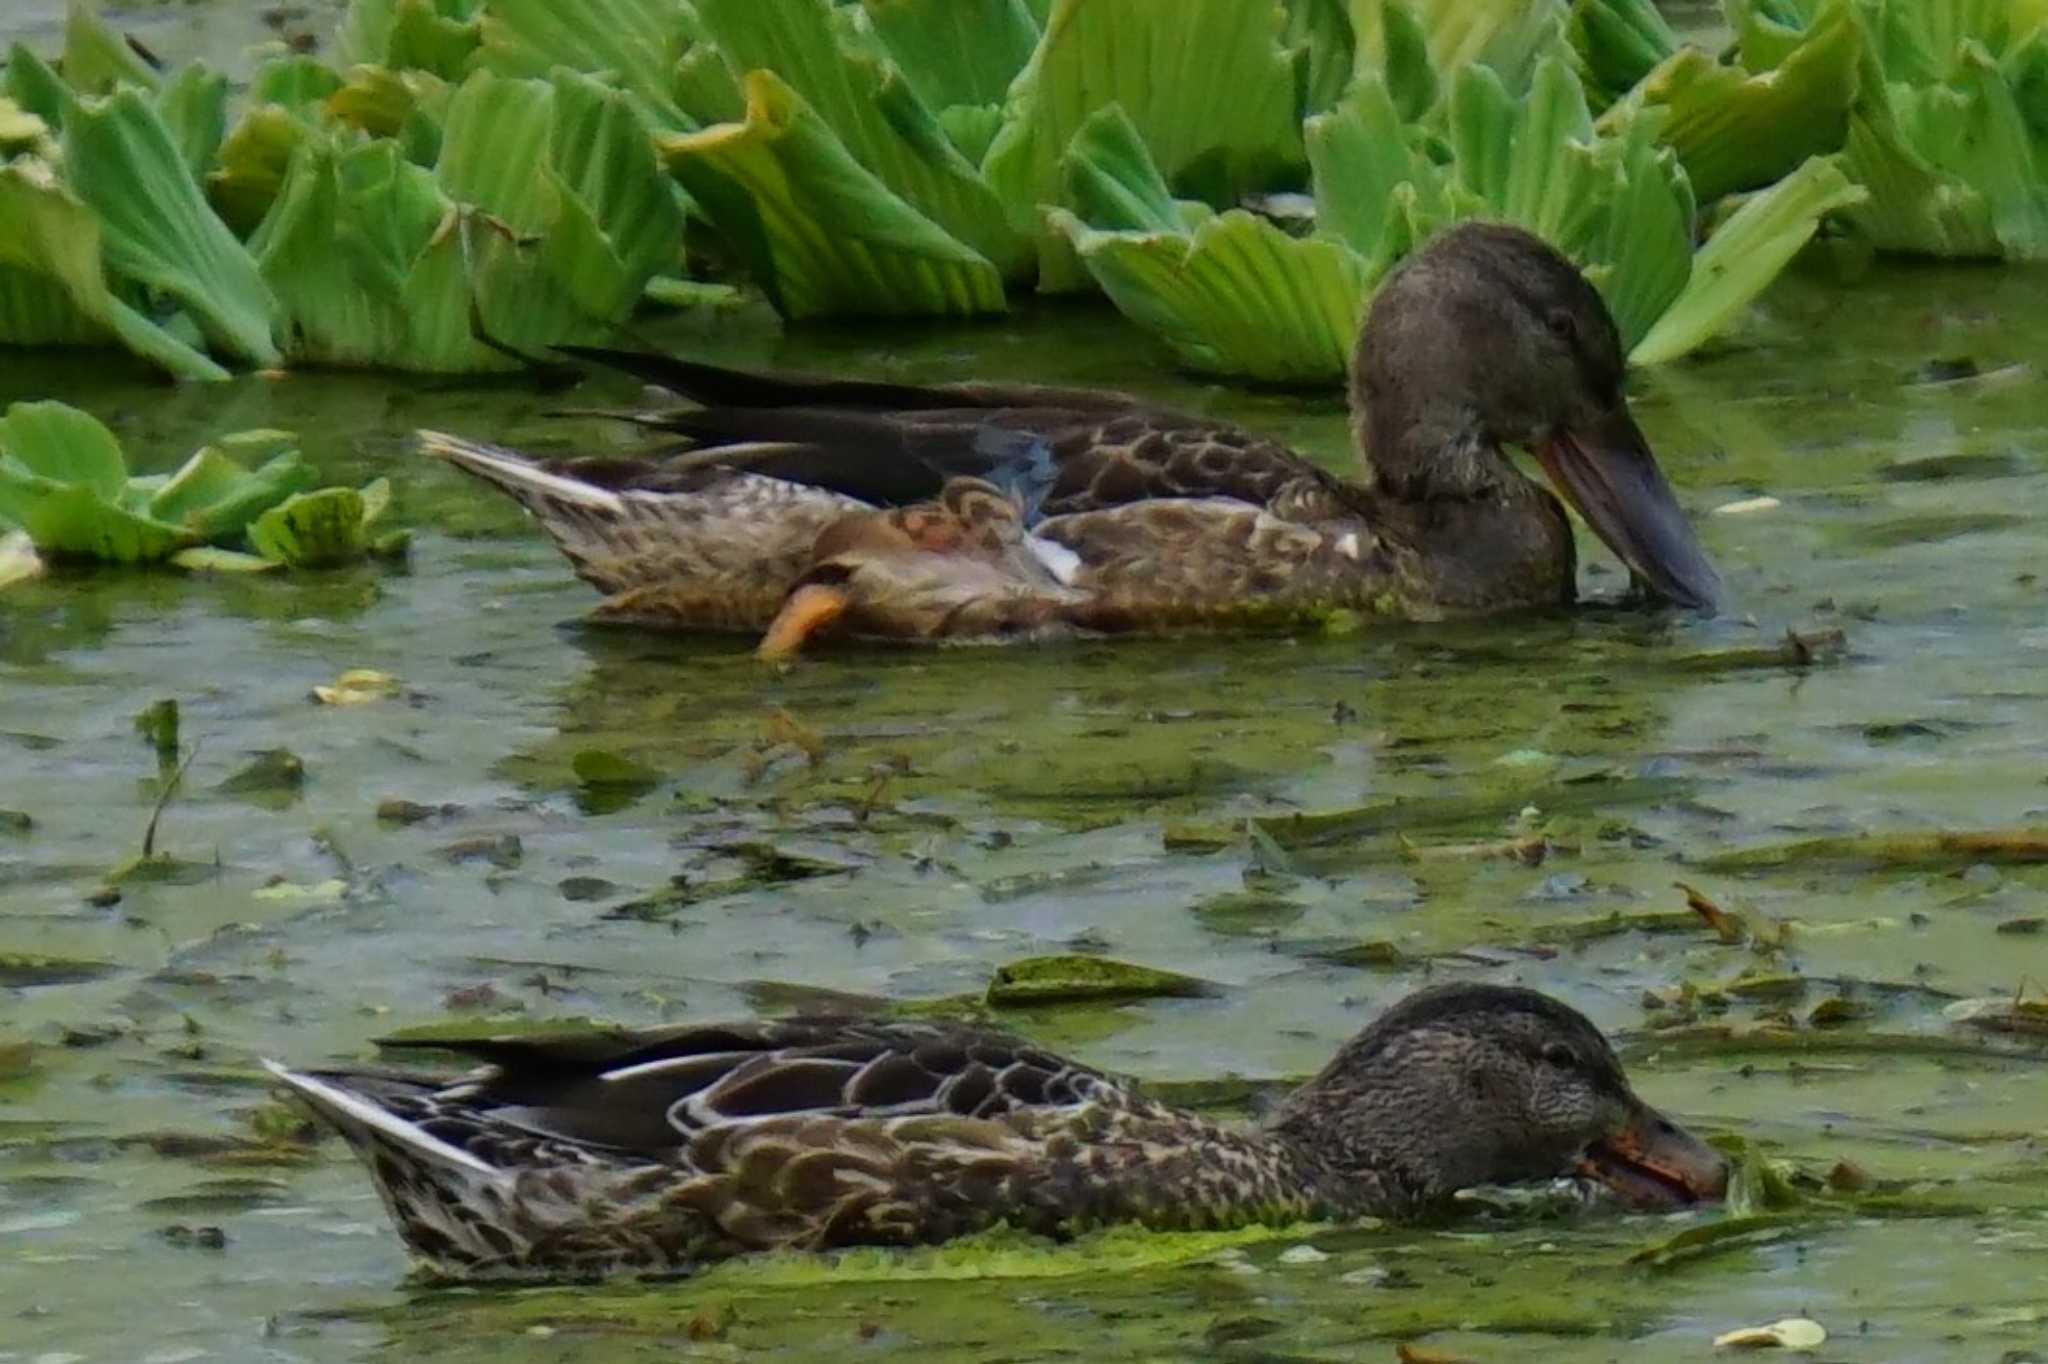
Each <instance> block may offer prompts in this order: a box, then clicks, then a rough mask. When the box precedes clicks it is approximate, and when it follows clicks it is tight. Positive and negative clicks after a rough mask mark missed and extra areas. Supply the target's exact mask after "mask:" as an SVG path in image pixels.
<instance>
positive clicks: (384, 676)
mask: <svg viewBox="0 0 2048 1364" xmlns="http://www.w3.org/2000/svg"><path fill="white" fill-rule="evenodd" d="M399 690H400V683H399V681H398V679H397V678H395V677H393V676H392V675H391V674H390V673H384V672H378V671H377V670H376V669H375V668H350V669H349V670H348V671H347V672H345V673H343V674H341V676H339V677H337V678H335V679H334V683H333V685H332V686H323V687H315V688H313V699H314V700H316V701H318V702H320V703H321V704H322V705H325V706H363V705H368V704H370V703H371V702H373V701H386V700H389V699H390V698H392V697H394V696H396V695H398V693H399Z"/></svg>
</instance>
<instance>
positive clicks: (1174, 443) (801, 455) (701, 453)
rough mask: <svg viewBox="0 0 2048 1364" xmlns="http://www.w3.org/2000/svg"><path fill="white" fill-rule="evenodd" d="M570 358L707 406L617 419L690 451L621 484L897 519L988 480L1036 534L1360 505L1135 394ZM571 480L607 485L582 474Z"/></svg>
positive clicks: (1312, 475)
mask: <svg viewBox="0 0 2048 1364" xmlns="http://www.w3.org/2000/svg"><path fill="white" fill-rule="evenodd" d="M562 349H563V350H564V351H565V353H567V354H570V355H574V356H576V357H578V358H581V359H586V360H592V361H596V362H598V363H601V364H605V365H609V366H611V367H613V368H616V369H619V370H622V371H624V372H626V373H629V374H632V375H633V376H635V377H636V378H639V379H641V380H643V381H645V382H647V383H651V384H654V385H656V386H658V387H662V388H666V389H669V390H671V391H673V392H675V393H678V394H680V395H682V396H683V397H685V398H688V399H690V400H691V401H692V402H694V403H696V404H698V406H696V407H694V408H687V409H676V410H672V411H662V412H654V413H633V414H615V415H626V416H629V417H630V419H631V420H634V421H636V422H638V423H639V424H641V425H643V426H646V427H649V428H652V429H656V430H660V431H663V432H666V433H668V434H670V435H674V436H678V437H680V438H681V439H682V442H683V444H682V448H681V450H680V451H679V452H672V453H670V454H669V455H668V456H667V457H666V458H662V459H660V460H658V461H653V462H648V463H645V464H642V465H640V466H638V467H637V468H636V469H635V470H633V471H632V472H630V473H626V472H625V471H622V470H617V469H614V470H613V471H612V472H613V477H614V478H618V477H621V476H623V477H624V479H625V481H624V482H621V483H617V484H614V485H613V486H622V487H636V488H642V489H646V490H649V491H660V490H669V489H671V488H672V487H673V489H674V490H676V491H684V490H687V488H686V487H685V486H675V485H677V483H678V481H681V482H682V483H683V484H685V485H688V484H691V483H693V482H694V481H697V480H701V479H702V477H703V476H704V474H705V472H706V471H708V470H712V469H716V470H745V471H747V472H750V473H755V474H762V475H766V476H768V477H771V478H777V479H781V480H784V481H787V482H792V483H799V484H804V485H808V486H811V487H816V488H821V489H825V490H829V491H831V492H835V493H839V494H842V495H844V496H847V497H852V498H857V499H859V500H860V501H863V502H866V503H869V504H871V505H875V506H884V507H894V506H903V505H907V504H909V503H913V502H918V501H923V500H927V499H930V498H932V497H935V496H937V495H938V493H939V492H940V490H941V488H943V486H944V485H945V483H946V482H947V481H948V480H949V479H953V478H978V479H984V480H986V481H988V482H990V483H993V484H995V485H996V486H997V487H1000V488H1004V489H1006V490H1010V491H1012V492H1013V494H1014V495H1016V496H1017V497H1018V500H1019V502H1020V504H1022V505H1023V506H1025V508H1026V509H1027V513H1029V515H1028V516H1027V522H1028V521H1029V520H1035V519H1036V515H1037V514H1041V513H1042V514H1043V515H1045V516H1064V515H1072V514H1075V513H1080V512H1088V511H1097V510H1102V509H1104V508H1108V507H1115V506H1123V505H1127V504H1130V503H1133V502H1141V501H1148V500H1152V499H1157V498H1228V499H1232V500H1235V501H1239V502H1245V503H1249V504H1252V505H1254V506H1261V507H1273V508H1278V507H1290V508H1297V509H1300V510H1303V511H1306V512H1308V513H1310V514H1320V512H1321V510H1322V509H1321V507H1320V506H1305V505H1303V504H1304V503H1305V502H1314V503H1318V504H1328V505H1329V506H1332V507H1337V508H1340V509H1341V508H1343V507H1348V506H1350V505H1352V504H1353V503H1354V502H1355V501H1356V500H1357V497H1358V495H1359V493H1360V490H1358V489H1355V488H1352V487H1351V486H1350V485H1348V484H1346V483H1345V482H1344V481H1343V480H1342V479H1339V478H1337V477H1335V476H1334V475H1332V474H1330V473H1329V472H1328V471H1326V470H1324V469H1322V468H1321V467H1320V466H1318V465H1316V464H1314V463H1312V462H1311V461H1309V460H1308V459H1306V458H1305V457H1303V456H1302V455H1300V454H1299V453H1297V452H1296V451H1294V450H1292V449H1290V448H1288V447H1287V446H1286V445H1284V444H1282V443H1281V442H1279V441H1276V440H1272V439H1269V438H1266V437H1261V436H1258V435H1255V434H1253V433H1251V432H1249V431H1246V430H1244V429H1243V428H1241V427H1237V426H1233V425H1231V424H1229V423H1226V422H1216V421H1212V420H1209V419H1207V418H1203V417H1196V416H1191V415H1188V414H1185V413H1179V412H1174V411H1170V410H1166V409H1161V408H1154V407H1149V406H1146V405H1144V404H1141V403H1140V402H1138V400H1136V399H1134V398H1132V397H1130V396H1128V395H1126V394H1122V393H1113V392H1106V391H1102V390H1095V389H1082V388H1055V387H1045V386H1038V385H1029V384H986V383H961V384H940V385H929V386H924V385H914V384H892V383H878V382H870V381H865V380H847V379H829V378H807V377H800V376H793V375H774V374H761V373H752V372H748V371H744V370H732V369H725V368H722V367H719V366H716V365H707V364H702V363H699V362H697V361H691V360H682V359H677V358H674V357H670V356H662V355H651V354H643V353H639V352H632V351H618V350H607V349H603V348H598V347H586V346H575V347H563V348H562ZM613 463H614V464H616V461H614V462H613ZM564 471H565V472H574V473H575V474H577V476H579V477H585V478H591V477H592V476H593V474H592V471H590V470H587V469H585V468H583V467H580V466H579V467H575V468H573V469H566V470H564ZM598 472H602V471H598ZM1333 514H1342V513H1341V510H1340V511H1338V512H1336V513H1333Z"/></svg>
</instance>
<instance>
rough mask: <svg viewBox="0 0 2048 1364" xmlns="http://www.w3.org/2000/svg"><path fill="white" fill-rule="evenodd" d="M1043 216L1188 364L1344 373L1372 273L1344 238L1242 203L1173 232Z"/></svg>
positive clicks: (1319, 378) (1264, 374)
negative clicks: (1311, 233)
mask: <svg viewBox="0 0 2048 1364" xmlns="http://www.w3.org/2000/svg"><path fill="white" fill-rule="evenodd" d="M1049 217H1050V218H1051V221H1052V223H1053V224H1054V226H1055V227H1057V228H1058V229H1059V230H1060V231H1062V232H1064V233H1065V234H1066V235H1067V238H1068V240H1069V241H1071V242H1072V243H1073V245H1074V249H1075V251H1076V253H1077V254H1078V255H1079V257H1080V259H1081V261H1082V263H1083V264H1084V265H1085V266H1086V267H1087V269H1088V271H1089V273H1090V274H1091V275H1093V277H1094V278H1095V280H1096V282H1097V283H1098V284H1100V285H1101V286H1102V290H1103V292H1104V293H1106V294H1108V295H1109V297H1110V301H1111V302H1113V303H1115V304H1116V306H1117V308H1118V309H1119V310H1120V311H1121V312H1122V313H1123V314H1124V315H1125V316H1126V317H1129V318H1130V319H1131V320H1132V321H1134V322H1136V323H1137V324H1138V325H1139V326H1141V327H1143V328H1145V329H1146V330H1147V331H1150V332H1152V333H1153V334H1154V335H1156V336H1158V337H1159V338H1160V339H1161V340H1163V341H1164V342H1166V344H1167V345H1168V346H1169V347H1171V348H1172V350H1173V353H1174V354H1175V355H1176V356H1177V357H1178V358H1179V359H1180V361H1181V363H1183V364H1185V365H1187V366H1188V367H1189V368H1191V369H1196V370H1201V371H1204V372H1207V373H1212V374H1227V375H1232V376H1236V377H1240V378H1246V379H1256V380H1259V381H1262V382H1266V383H1285V384H1322V383H1328V382H1330V381H1331V380H1332V379H1333V378H1334V377H1336V376H1339V375H1342V374H1343V372H1344V365H1345V361H1346V358H1347V357H1348V356H1349V354H1350V352H1351V346H1352V342H1353V341H1354V339H1355V338H1356V337H1357V334H1358V323H1359V318H1360V316H1361V314H1362V311H1363V308H1364V300H1365V297H1366V293H1367V289H1368V287H1369V285H1370V284H1371V282H1372V280H1371V276H1370V273H1369V270H1368V267H1367V265H1366V262H1365V261H1364V259H1363V258H1362V257H1360V256H1359V255H1358V253H1357V252H1355V251H1353V250H1352V249H1351V248H1350V247H1348V246H1345V245H1344V244H1343V243H1341V242H1335V241H1326V240H1322V239H1318V238H1309V239H1306V240H1304V239H1301V238H1295V237H1290V236H1288V235H1287V234H1286V233H1285V232H1282V231H1281V230H1280V229H1279V228H1277V227H1275V226H1273V225H1272V224H1271V223H1269V222H1267V221H1265V220H1264V219H1263V218H1258V217H1254V216H1253V215H1251V214H1249V213H1246V212H1244V211H1242V210H1240V209H1232V210H1231V211H1229V212H1227V213H1223V214H1219V215H1217V216H1216V217H1214V218H1212V219H1210V220H1209V221H1207V222H1204V223H1202V224H1201V225H1200V226H1199V227H1197V228H1195V230H1194V231H1193V233H1192V234H1188V233H1180V232H1103V231H1098V230H1096V229H1094V228H1091V227H1089V226H1088V225H1086V224H1085V223H1083V222H1081V220H1080V219H1078V218H1076V217H1075V216H1074V215H1073V214H1071V213H1069V212H1067V211H1066V210H1064V209H1058V210H1054V211H1053V212H1052V213H1051V214H1050V215H1049Z"/></svg>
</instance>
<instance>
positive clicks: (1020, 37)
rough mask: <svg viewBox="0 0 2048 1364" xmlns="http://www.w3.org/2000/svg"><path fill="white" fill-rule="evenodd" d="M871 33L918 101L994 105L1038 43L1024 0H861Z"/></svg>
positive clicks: (936, 106)
mask: <svg viewBox="0 0 2048 1364" xmlns="http://www.w3.org/2000/svg"><path fill="white" fill-rule="evenodd" d="M861 8H862V9H863V10H864V11H865V12H866V14H867V19H868V22H869V23H870V24H871V25H873V26H874V30H875V36H876V37H877V38H879V39H881V42H882V45H883V47H885V48H886V49H887V50H888V53H889V55H890V56H891V57H892V58H894V59H895V61H896V64H897V66H898V67H900V68H901V69H902V72H903V78H904V80H906V81H908V82H909V83H910V88H911V89H912V90H914V91H915V92H916V93H917V97H918V98H919V99H921V100H923V101H924V103H925V107H926V108H929V109H932V110H936V111H938V112H939V113H940V114H941V116H943V114H944V111H946V110H948V109H951V108H954V107H956V106H960V105H994V104H999V103H1001V101H1002V99H1003V97H1004V96H1005V95H1006V94H1008V93H1009V89H1010V82H1011V81H1013V80H1015V79H1016V76H1017V73H1018V72H1019V71H1021V70H1023V69H1024V64H1025V63H1026V62H1028V61H1030V60H1031V52H1032V49H1033V48H1035V47H1037V46H1038V21H1037V20H1035V19H1033V18H1032V17H1031V11H1030V10H1029V9H1028V8H1026V7H1025V5H1024V3H1023V0H861Z"/></svg>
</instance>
